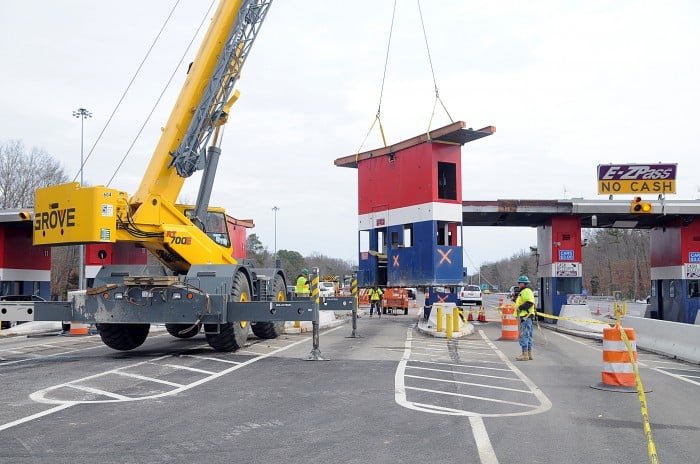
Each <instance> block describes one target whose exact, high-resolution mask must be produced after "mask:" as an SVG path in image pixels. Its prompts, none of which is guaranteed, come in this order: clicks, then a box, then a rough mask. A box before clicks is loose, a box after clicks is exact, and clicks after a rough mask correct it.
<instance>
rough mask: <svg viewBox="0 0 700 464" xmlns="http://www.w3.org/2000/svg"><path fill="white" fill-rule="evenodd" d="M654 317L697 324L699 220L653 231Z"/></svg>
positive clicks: (699, 299) (698, 300)
mask: <svg viewBox="0 0 700 464" xmlns="http://www.w3.org/2000/svg"><path fill="white" fill-rule="evenodd" d="M649 303H650V313H651V317H652V318H655V319H663V320H666V321H674V322H685V323H687V324H694V323H695V318H696V315H697V313H698V308H699V307H700V221H698V220H695V219H693V218H688V219H683V218H676V219H675V220H674V221H673V223H671V224H668V225H666V226H664V227H656V228H654V229H652V231H651V299H650V302H649Z"/></svg>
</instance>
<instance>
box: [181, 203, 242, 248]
mask: <svg viewBox="0 0 700 464" xmlns="http://www.w3.org/2000/svg"><path fill="white" fill-rule="evenodd" d="M193 214H194V210H192V209H186V210H185V216H187V217H188V218H190V219H192V215H193ZM204 233H206V234H207V236H209V238H210V239H212V240H214V242H216V243H217V244H219V245H221V246H223V247H226V248H228V247H230V246H231V239H230V238H229V235H228V227H227V223H226V215H225V214H224V213H223V212H221V211H207V218H206V220H205V221H204Z"/></svg>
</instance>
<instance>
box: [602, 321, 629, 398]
mask: <svg viewBox="0 0 700 464" xmlns="http://www.w3.org/2000/svg"><path fill="white" fill-rule="evenodd" d="M624 331H625V334H626V335H627V338H628V339H629V342H630V346H631V347H632V357H630V352H629V351H628V350H627V345H626V344H625V342H624V340H622V334H621V333H620V326H619V325H618V326H615V327H605V328H603V371H602V381H603V384H604V385H609V386H613V387H635V385H636V383H635V379H634V367H633V366H632V363H633V362H637V342H636V339H635V336H634V329H632V328H630V329H624ZM632 358H634V361H632Z"/></svg>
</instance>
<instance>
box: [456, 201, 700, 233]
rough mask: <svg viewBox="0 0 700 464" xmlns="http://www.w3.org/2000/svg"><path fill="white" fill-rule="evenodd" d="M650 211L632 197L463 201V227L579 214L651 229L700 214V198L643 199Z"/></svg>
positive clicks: (611, 224) (589, 220)
mask: <svg viewBox="0 0 700 464" xmlns="http://www.w3.org/2000/svg"><path fill="white" fill-rule="evenodd" d="M643 201H644V202H645V203H649V204H650V205H651V211H650V212H648V213H647V212H645V213H634V212H632V210H631V207H632V202H633V200H631V199H630V200H584V199H569V200H495V201H474V200H470V201H462V225H463V226H503V227H537V226H540V225H543V224H547V223H548V222H549V220H551V218H552V216H570V217H576V218H578V219H579V221H580V222H581V227H584V228H616V229H652V228H654V227H660V226H664V225H666V224H670V223H671V222H676V221H677V220H678V219H679V218H680V219H682V220H683V221H684V222H686V223H690V222H691V221H692V219H693V218H694V217H697V216H700V200H668V199H657V200H643Z"/></svg>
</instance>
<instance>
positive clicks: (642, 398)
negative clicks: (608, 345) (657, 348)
mask: <svg viewBox="0 0 700 464" xmlns="http://www.w3.org/2000/svg"><path fill="white" fill-rule="evenodd" d="M616 327H618V328H619V329H620V336H621V337H622V341H623V342H625V346H626V347H627V352H628V353H629V356H630V361H631V363H632V370H633V371H634V380H635V384H636V385H637V396H638V397H639V405H640V409H641V412H642V422H643V426H644V436H645V437H646V440H647V453H648V454H649V462H650V463H651V464H658V462H659V455H658V454H657V453H656V445H654V438H653V437H652V435H651V424H650V423H649V410H648V408H647V399H646V395H645V394H644V386H643V385H642V378H641V377H640V376H639V369H637V361H636V360H635V357H634V351H633V350H632V344H631V343H630V340H629V338H627V333H625V329H624V328H623V327H622V325H620V324H617V326H616Z"/></svg>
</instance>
